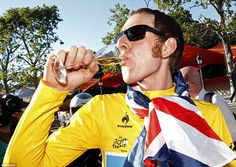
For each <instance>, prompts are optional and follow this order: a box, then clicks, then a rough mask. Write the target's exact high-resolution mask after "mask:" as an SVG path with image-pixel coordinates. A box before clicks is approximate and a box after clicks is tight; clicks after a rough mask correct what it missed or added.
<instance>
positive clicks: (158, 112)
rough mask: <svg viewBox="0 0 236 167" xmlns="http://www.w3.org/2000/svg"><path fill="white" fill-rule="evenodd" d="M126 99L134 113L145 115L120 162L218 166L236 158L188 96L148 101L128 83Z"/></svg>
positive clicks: (133, 164)
mask: <svg viewBox="0 0 236 167" xmlns="http://www.w3.org/2000/svg"><path fill="white" fill-rule="evenodd" d="M126 100H127V104H128V105H130V108H131V110H132V111H134V113H136V114H137V113H138V112H139V111H141V115H145V114H147V113H148V115H146V116H145V118H144V127H143V129H142V131H141V134H140V136H139V137H138V138H137V140H136V141H135V143H134V145H133V148H132V150H131V152H130V153H129V155H128V157H127V159H126V162H125V164H124V166H128V167H129V166H134V167H143V166H145V165H146V166H147V163H149V164H150V165H154V166H158V164H159V165H160V166H165V165H166V164H174V166H181V167H190V166H214V167H218V166H219V167H220V166H223V165H225V164H227V163H229V162H230V161H232V160H233V159H235V158H236V154H235V153H234V152H233V151H232V150H231V149H230V148H229V147H228V146H227V145H226V144H225V143H224V142H223V141H221V139H220V138H219V137H218V136H217V135H216V134H215V132H214V131H213V130H212V129H211V128H210V126H209V125H208V124H207V122H206V121H205V119H203V118H202V116H201V112H200V111H199V109H198V108H197V106H196V105H195V104H194V103H193V101H192V100H191V99H190V98H189V97H187V96H163V97H157V98H154V99H152V100H151V101H150V100H149V99H148V97H146V96H145V95H143V94H142V93H141V92H139V91H136V90H133V88H132V87H131V86H128V92H127V98H126ZM145 110H146V111H145ZM156 162H157V163H156Z"/></svg>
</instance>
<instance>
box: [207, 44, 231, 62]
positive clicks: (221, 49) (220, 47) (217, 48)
mask: <svg viewBox="0 0 236 167" xmlns="http://www.w3.org/2000/svg"><path fill="white" fill-rule="evenodd" d="M207 50H209V51H213V52H218V53H221V54H223V55H224V54H225V51H224V47H223V44H222V43H218V45H216V46H215V47H213V48H210V49H207ZM231 50H232V53H233V60H234V61H236V45H231Z"/></svg>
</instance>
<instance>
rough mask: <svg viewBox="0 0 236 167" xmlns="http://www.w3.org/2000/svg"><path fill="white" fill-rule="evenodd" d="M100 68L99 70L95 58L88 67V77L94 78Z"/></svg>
mask: <svg viewBox="0 0 236 167" xmlns="http://www.w3.org/2000/svg"><path fill="white" fill-rule="evenodd" d="M98 70H99V67H98V65H97V63H96V62H95V60H94V61H92V62H91V63H90V64H89V65H88V67H87V69H86V77H88V78H92V77H93V76H94V75H95V74H96V73H97V72H98Z"/></svg>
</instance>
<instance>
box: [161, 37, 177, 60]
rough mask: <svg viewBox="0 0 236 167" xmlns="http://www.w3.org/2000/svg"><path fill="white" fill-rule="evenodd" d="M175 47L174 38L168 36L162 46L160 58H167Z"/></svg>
mask: <svg viewBox="0 0 236 167" xmlns="http://www.w3.org/2000/svg"><path fill="white" fill-rule="evenodd" d="M176 49H177V41H176V39H175V38H173V37H171V38H168V39H167V40H166V41H165V42H164V44H163V46H162V58H164V59H165V58H168V57H169V56H170V55H172V54H173V53H174V52H175V50H176Z"/></svg>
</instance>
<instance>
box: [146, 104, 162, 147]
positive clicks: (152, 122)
mask: <svg viewBox="0 0 236 167" xmlns="http://www.w3.org/2000/svg"><path fill="white" fill-rule="evenodd" d="M147 132H148V133H147V136H146V148H148V147H149V145H150V144H151V142H152V141H153V140H154V139H155V138H156V137H157V135H158V134H159V133H160V132H161V128H160V124H159V120H158V118H157V115H156V112H155V109H154V108H153V110H152V111H151V112H150V115H149V128H148V131H147Z"/></svg>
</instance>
